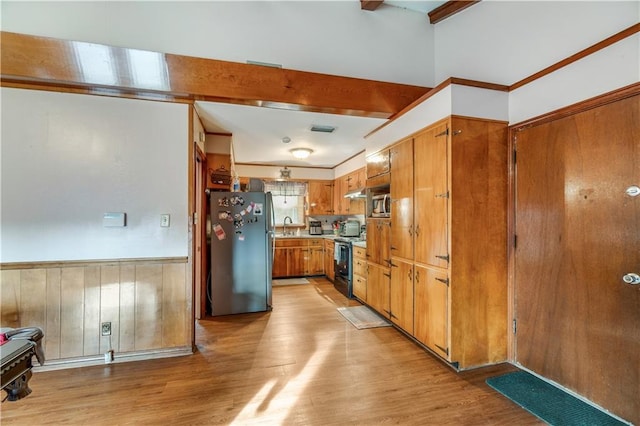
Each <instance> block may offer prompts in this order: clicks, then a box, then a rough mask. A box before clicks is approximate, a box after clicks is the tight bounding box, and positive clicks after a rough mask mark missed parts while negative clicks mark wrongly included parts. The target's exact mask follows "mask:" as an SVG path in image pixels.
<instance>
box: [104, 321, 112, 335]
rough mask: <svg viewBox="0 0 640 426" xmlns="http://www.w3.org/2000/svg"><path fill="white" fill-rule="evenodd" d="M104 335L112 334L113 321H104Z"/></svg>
mask: <svg viewBox="0 0 640 426" xmlns="http://www.w3.org/2000/svg"><path fill="white" fill-rule="evenodd" d="M102 335H103V336H111V322H103V323H102Z"/></svg>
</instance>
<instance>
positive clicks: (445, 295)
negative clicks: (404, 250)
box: [413, 265, 449, 358]
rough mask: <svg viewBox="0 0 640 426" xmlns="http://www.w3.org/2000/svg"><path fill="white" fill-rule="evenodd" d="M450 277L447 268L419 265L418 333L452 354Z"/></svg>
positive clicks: (433, 347) (431, 345)
mask: <svg viewBox="0 0 640 426" xmlns="http://www.w3.org/2000/svg"><path fill="white" fill-rule="evenodd" d="M448 300H449V278H448V276H447V272H446V271H444V270H439V269H435V268H427V267H423V266H417V265H416V266H415V330H414V333H413V335H414V337H415V338H416V339H417V340H418V341H420V342H422V343H423V344H424V345H425V346H427V347H429V348H430V349H431V350H433V351H434V352H436V353H437V354H438V355H440V356H441V357H443V358H449V318H448V315H449V306H448Z"/></svg>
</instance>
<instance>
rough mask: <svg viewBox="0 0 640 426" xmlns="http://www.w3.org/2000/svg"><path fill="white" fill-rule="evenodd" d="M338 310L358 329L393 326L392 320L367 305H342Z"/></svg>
mask: <svg viewBox="0 0 640 426" xmlns="http://www.w3.org/2000/svg"><path fill="white" fill-rule="evenodd" d="M338 312H340V313H341V314H342V316H343V317H345V318H346V319H347V321H349V322H350V323H351V324H353V326H354V327H355V328H357V329H358V330H362V329H364V328H376V327H390V326H391V323H390V322H388V321H387V320H385V319H384V318H382V317H381V316H380V315H378V314H376V313H375V312H374V311H372V310H371V309H369V308H368V307H366V306H350V307H340V308H338Z"/></svg>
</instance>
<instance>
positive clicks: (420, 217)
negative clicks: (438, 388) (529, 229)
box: [367, 116, 508, 369]
mask: <svg viewBox="0 0 640 426" xmlns="http://www.w3.org/2000/svg"><path fill="white" fill-rule="evenodd" d="M411 147H412V148H411ZM389 152H390V153H391V154H390V155H391V172H390V174H391V179H390V182H391V197H392V199H393V201H392V210H391V226H390V229H391V235H390V244H389V245H390V253H391V256H388V255H386V257H385V255H383V254H381V253H382V251H383V250H384V248H383V247H381V245H382V244H383V243H381V241H382V240H383V239H382V237H381V236H380V231H381V227H380V226H379V224H378V222H374V220H373V219H367V237H368V238H367V254H368V255H369V258H368V260H369V262H370V264H369V275H368V282H367V303H368V304H369V305H370V306H371V307H373V308H374V309H376V310H378V312H379V313H381V314H382V315H385V316H387V317H388V318H390V319H391V320H392V321H393V322H394V324H395V325H397V326H398V327H400V328H402V329H403V330H405V331H406V332H407V333H409V334H412V335H413V336H414V337H415V338H416V340H418V341H419V342H421V343H422V344H423V345H424V346H426V347H427V348H429V349H430V350H432V351H433V352H434V353H436V354H438V355H439V356H441V357H442V358H444V359H445V360H446V361H448V362H449V363H451V364H452V365H453V366H454V367H456V368H458V369H467V368H472V367H479V366H482V365H488V364H494V363H498V362H502V361H505V360H506V357H507V343H506V342H507V330H508V324H507V249H506V247H507V229H506V228H507V227H506V222H507V217H506V205H507V174H508V173H507V125H506V123H505V122H499V121H493V120H484V119H475V118H468V117H457V116H453V117H449V118H446V119H444V120H441V121H439V122H436V123H434V124H433V125H431V126H429V127H427V128H425V129H423V130H421V131H419V132H416V133H415V134H413V135H410V136H409V137H407V138H404V139H402V140H401V141H400V142H398V143H397V144H395V145H393V146H391V147H389ZM410 153H412V154H410ZM370 235H371V238H370V239H369V236H370ZM389 258H390V259H391V260H390V261H391V285H390V288H389V291H388V293H386V294H387V295H388V297H389V299H390V302H389V309H388V310H385V309H383V306H384V303H383V301H381V300H379V299H380V297H385V296H384V294H385V291H386V288H385V287H384V286H383V285H382V284H381V283H382V282H383V281H382V278H383V277H384V275H383V274H382V272H380V268H383V267H384V263H385V259H389ZM372 265H377V268H378V270H376V275H374V274H373V273H372ZM411 270H413V280H410V276H411V274H410V272H411ZM411 286H413V292H412V291H411ZM374 289H376V290H374ZM373 291H375V292H376V295H375V297H376V298H377V299H375V298H374V300H373V301H372V292H373ZM374 305H375V306H374ZM376 306H381V308H380V309H378V308H376ZM412 306H413V331H412V330H411V322H410V321H408V320H407V319H406V318H407V316H408V312H411V307H412Z"/></svg>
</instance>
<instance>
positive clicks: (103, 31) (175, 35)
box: [1, 0, 433, 86]
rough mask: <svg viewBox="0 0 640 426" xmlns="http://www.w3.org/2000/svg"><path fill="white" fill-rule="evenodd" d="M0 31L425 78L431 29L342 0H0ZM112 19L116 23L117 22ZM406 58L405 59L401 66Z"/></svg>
mask: <svg viewBox="0 0 640 426" xmlns="http://www.w3.org/2000/svg"><path fill="white" fill-rule="evenodd" d="M1 7H2V29H3V30H4V31H10V32H18V33H25V34H34V35H42V36H48V37H55V38H62V39H68V40H78V41H87V42H94V43H101V44H108V45H116V46H124V47H130V48H137V49H144V50H153V51H157V52H166V53H176V54H183V55H190V56H198V57H203V58H214V59H222V60H228V61H234V62H243V63H244V62H246V61H247V60H253V61H260V62H270V63H277V64H281V65H282V66H283V67H284V68H289V69H296V70H302V71H312V72H319V73H325V74H335V75H344V76H352V77H358V78H365V79H372V80H381V81H391V82H398V83H407V84H415V85H421V86H431V85H432V84H433V27H432V26H431V25H429V23H428V18H427V17H426V16H424V15H422V14H420V13H417V12H411V11H407V10H403V9H399V8H394V7H384V8H380V9H379V10H377V11H375V12H369V11H363V10H361V9H360V3H359V2H358V1H356V0H350V1H199V2H198V1H197V2H181V1H166V2H165V1H162V2H158V1H152V2H151V1H150V2H124V1H123V2H114V1H108V2H99V1H95V2H94V1H90V2H58V1H55V2H22V1H4V0H3V1H2V2H1ZM116 24H117V25H116ZM408 64H411V66H408Z"/></svg>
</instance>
